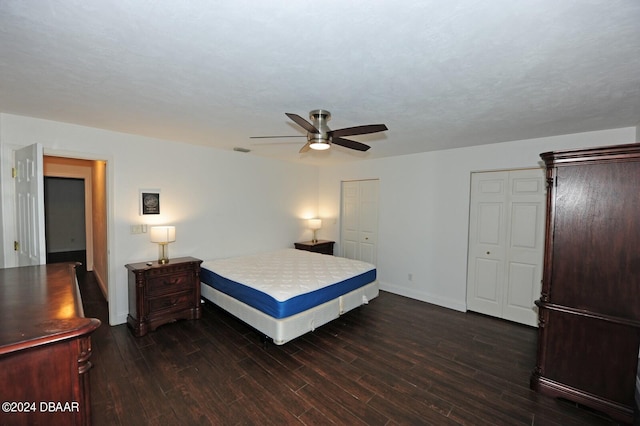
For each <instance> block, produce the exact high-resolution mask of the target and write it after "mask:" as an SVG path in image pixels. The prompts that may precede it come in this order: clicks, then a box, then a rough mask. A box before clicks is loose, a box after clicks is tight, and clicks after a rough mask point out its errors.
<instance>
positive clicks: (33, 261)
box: [15, 144, 46, 266]
mask: <svg viewBox="0 0 640 426" xmlns="http://www.w3.org/2000/svg"><path fill="white" fill-rule="evenodd" d="M15 169H16V176H15V185H16V191H15V194H16V195H15V196H16V200H15V205H16V228H17V233H16V235H17V252H18V266H28V265H40V264H44V263H46V247H45V235H44V230H45V229H44V172H43V165H42V145H40V144H34V145H30V146H28V147H25V148H22V149H19V150H16V151H15Z"/></svg>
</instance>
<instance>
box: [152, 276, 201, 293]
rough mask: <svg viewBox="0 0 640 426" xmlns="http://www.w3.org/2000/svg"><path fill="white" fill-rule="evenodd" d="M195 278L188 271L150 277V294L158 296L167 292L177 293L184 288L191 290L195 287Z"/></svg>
mask: <svg viewBox="0 0 640 426" xmlns="http://www.w3.org/2000/svg"><path fill="white" fill-rule="evenodd" d="M192 281H193V278H192V277H191V276H190V275H189V274H187V273H184V272H182V273H178V274H170V275H159V276H156V277H152V278H149V281H148V288H147V290H148V294H149V296H158V295H162V294H167V293H176V292H179V291H182V290H189V289H191V288H192V287H193V283H192Z"/></svg>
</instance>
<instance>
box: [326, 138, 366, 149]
mask: <svg viewBox="0 0 640 426" xmlns="http://www.w3.org/2000/svg"><path fill="white" fill-rule="evenodd" d="M332 142H333V143H335V144H336V145H341V146H344V147H345V148H351V149H355V150H356V151H366V150H368V149H369V148H371V147H370V146H369V145H365V144H363V143H360V142H356V141H352V140H350V139H344V138H336V137H335V136H334V137H333V139H332Z"/></svg>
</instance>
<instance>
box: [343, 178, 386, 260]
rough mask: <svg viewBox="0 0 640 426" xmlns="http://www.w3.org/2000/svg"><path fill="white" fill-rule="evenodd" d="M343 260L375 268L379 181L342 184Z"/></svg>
mask: <svg viewBox="0 0 640 426" xmlns="http://www.w3.org/2000/svg"><path fill="white" fill-rule="evenodd" d="M341 224H342V225H341V236H342V241H341V247H342V256H343V257H346V258H349V259H356V260H362V261H365V262H369V263H372V264H374V265H375V264H376V262H377V251H378V247H377V246H378V180H377V179H373V180H360V181H349V182H342V214H341Z"/></svg>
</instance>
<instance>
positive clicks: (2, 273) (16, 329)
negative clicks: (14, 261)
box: [0, 263, 100, 355]
mask: <svg viewBox="0 0 640 426" xmlns="http://www.w3.org/2000/svg"><path fill="white" fill-rule="evenodd" d="M98 326H100V320H98V319H95V318H85V317H84V311H83V310H82V300H81V298H80V293H79V291H78V286H77V285H76V278H75V264H73V263H58V264H51V265H37V266H22V267H18V268H6V269H0V355H2V354H6V353H10V352H14V351H19V350H22V349H27V348H30V347H34V346H39V345H44V344H47V343H51V342H53V341H58V340H64V339H71V338H74V337H77V336H80V335H83V334H89V333H91V332H92V331H94V330H95V329H96V328H98Z"/></svg>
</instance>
